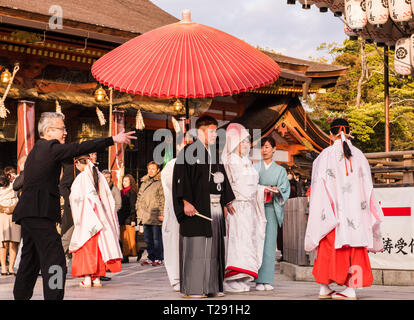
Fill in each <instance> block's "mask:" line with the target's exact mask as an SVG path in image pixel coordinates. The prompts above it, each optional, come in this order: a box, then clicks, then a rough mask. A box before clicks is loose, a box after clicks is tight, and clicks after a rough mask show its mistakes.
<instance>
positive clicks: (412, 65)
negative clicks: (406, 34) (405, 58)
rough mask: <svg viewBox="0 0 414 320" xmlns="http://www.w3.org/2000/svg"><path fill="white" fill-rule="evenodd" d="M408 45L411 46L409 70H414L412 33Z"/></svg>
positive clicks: (413, 37) (413, 40)
mask: <svg viewBox="0 0 414 320" xmlns="http://www.w3.org/2000/svg"><path fill="white" fill-rule="evenodd" d="M410 43H411V44H410V47H411V57H410V59H411V70H412V71H413V72H414V34H412V35H411V37H410Z"/></svg>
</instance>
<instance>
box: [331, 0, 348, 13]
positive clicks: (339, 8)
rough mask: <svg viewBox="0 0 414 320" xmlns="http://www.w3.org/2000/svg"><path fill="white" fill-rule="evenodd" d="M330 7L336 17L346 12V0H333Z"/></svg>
mask: <svg viewBox="0 0 414 320" xmlns="http://www.w3.org/2000/svg"><path fill="white" fill-rule="evenodd" d="M329 9H330V10H331V11H332V12H333V14H334V16H335V17H340V16H342V14H343V13H344V10H345V5H344V0H333V1H332V4H331V5H330V7H329Z"/></svg>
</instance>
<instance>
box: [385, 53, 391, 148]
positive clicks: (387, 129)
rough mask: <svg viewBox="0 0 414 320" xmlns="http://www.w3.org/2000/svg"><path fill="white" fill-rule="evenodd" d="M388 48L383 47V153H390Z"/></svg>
mask: <svg viewBox="0 0 414 320" xmlns="http://www.w3.org/2000/svg"><path fill="white" fill-rule="evenodd" d="M388 62H389V59H388V46H384V107H385V110H384V111H385V152H389V151H390V92H389V64H388Z"/></svg>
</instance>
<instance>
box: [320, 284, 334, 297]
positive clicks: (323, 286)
mask: <svg viewBox="0 0 414 320" xmlns="http://www.w3.org/2000/svg"><path fill="white" fill-rule="evenodd" d="M331 291H332V289H331V288H329V286H328V285H326V284H321V288H320V290H319V295H321V296H325V295H327V294H328V293H329V292H331Z"/></svg>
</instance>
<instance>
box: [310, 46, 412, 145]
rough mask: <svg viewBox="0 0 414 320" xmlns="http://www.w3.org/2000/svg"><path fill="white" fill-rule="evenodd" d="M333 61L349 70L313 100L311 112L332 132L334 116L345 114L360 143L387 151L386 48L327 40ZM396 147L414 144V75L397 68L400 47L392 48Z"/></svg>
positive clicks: (392, 128)
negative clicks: (402, 74) (403, 74)
mask: <svg viewBox="0 0 414 320" xmlns="http://www.w3.org/2000/svg"><path fill="white" fill-rule="evenodd" d="M317 50H319V51H326V53H327V54H328V55H329V56H330V57H331V61H332V64H333V65H341V66H346V67H348V72H347V74H346V75H344V76H343V77H341V78H339V79H338V82H337V85H336V86H335V87H333V88H330V89H328V90H327V92H326V93H325V94H315V95H314V96H312V98H311V99H310V101H309V106H310V107H311V108H312V109H313V111H312V112H310V113H309V115H310V116H311V118H312V119H313V120H314V121H315V122H316V123H317V124H318V125H319V126H320V127H321V128H322V129H324V130H325V131H326V132H327V133H328V131H329V121H330V120H332V119H333V118H334V117H338V116H343V117H346V118H347V119H348V121H349V122H350V125H351V130H352V135H353V136H354V138H355V139H354V142H353V143H354V144H355V145H356V146H358V147H359V148H361V149H362V150H363V151H364V152H375V151H384V146H385V111H384V60H383V49H382V48H378V47H377V46H375V45H371V44H366V43H365V41H363V40H358V41H351V40H345V41H344V43H343V44H342V45H337V44H335V43H334V44H326V43H323V44H321V45H320V46H319V47H318V48H317ZM389 68H390V77H389V84H390V145H391V150H408V149H414V81H413V79H412V78H411V79H410V80H407V79H404V80H403V79H399V78H398V77H396V75H395V73H394V71H393V70H394V52H393V51H390V52H389Z"/></svg>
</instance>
